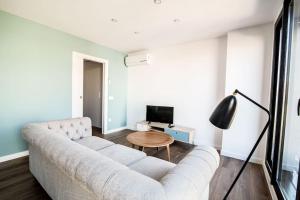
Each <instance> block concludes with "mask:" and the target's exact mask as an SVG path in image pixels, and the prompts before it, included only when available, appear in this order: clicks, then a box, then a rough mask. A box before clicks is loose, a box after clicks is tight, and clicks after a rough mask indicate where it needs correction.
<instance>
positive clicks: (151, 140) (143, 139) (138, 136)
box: [126, 131, 174, 147]
mask: <svg viewBox="0 0 300 200" xmlns="http://www.w3.org/2000/svg"><path fill="white" fill-rule="evenodd" d="M126 138H127V140H128V141H129V142H130V143H131V144H134V145H137V146H142V147H163V146H167V145H169V144H172V143H173V142H174V138H173V137H172V136H170V135H168V134H166V133H162V132H155V131H138V132H134V133H130V134H129V135H127V137H126Z"/></svg>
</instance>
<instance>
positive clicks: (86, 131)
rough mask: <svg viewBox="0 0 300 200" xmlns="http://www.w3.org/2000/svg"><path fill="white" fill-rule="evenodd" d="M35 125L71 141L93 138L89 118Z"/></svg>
mask: <svg viewBox="0 0 300 200" xmlns="http://www.w3.org/2000/svg"><path fill="white" fill-rule="evenodd" d="M34 125H38V126H40V127H42V128H46V129H48V130H49V131H51V132H53V133H57V134H61V135H63V136H67V137H68V138H70V139H71V140H77V139H80V138H84V137H88V136H92V123H91V119H90V118H88V117H81V118H73V119H65V120H59V121H48V122H43V123H34Z"/></svg>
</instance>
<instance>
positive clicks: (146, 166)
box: [128, 156, 176, 181]
mask: <svg viewBox="0 0 300 200" xmlns="http://www.w3.org/2000/svg"><path fill="white" fill-rule="evenodd" d="M175 166H176V165H175V164H174V163H171V162H167V161H165V160H161V159H158V158H154V157H151V156H147V157H145V158H143V159H141V160H139V161H137V162H135V163H133V164H131V165H130V166H128V167H129V168H130V169H132V170H135V171H136V172H139V173H141V174H143V175H145V176H148V177H150V178H152V179H154V180H157V181H159V180H160V179H161V178H162V177H163V176H164V175H166V174H167V173H168V172H169V171H170V170H171V169H172V168H173V167H175Z"/></svg>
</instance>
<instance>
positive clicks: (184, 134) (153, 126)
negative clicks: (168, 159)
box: [136, 121, 195, 144]
mask: <svg viewBox="0 0 300 200" xmlns="http://www.w3.org/2000/svg"><path fill="white" fill-rule="evenodd" d="M136 129H137V130H138V131H161V132H165V133H167V134H169V135H171V136H173V137H174V139H175V140H177V141H181V142H186V143H191V144H194V136H195V129H193V128H188V127H183V126H178V125H175V126H174V127H172V128H169V127H168V124H165V123H158V122H151V123H150V124H149V123H148V122H147V121H141V122H138V123H136Z"/></svg>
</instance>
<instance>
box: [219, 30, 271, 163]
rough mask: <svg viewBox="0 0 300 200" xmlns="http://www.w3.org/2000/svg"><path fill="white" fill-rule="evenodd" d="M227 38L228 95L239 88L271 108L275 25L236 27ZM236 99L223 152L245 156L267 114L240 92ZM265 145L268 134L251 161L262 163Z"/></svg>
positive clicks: (233, 155)
mask: <svg viewBox="0 0 300 200" xmlns="http://www.w3.org/2000/svg"><path fill="white" fill-rule="evenodd" d="M227 37H228V41H227V64H226V87H225V93H226V95H229V94H232V92H233V91H234V90H235V89H239V90H240V91H241V92H243V93H245V94H246V95H248V96H249V97H251V98H253V99H254V100H256V101H257V102H259V103H261V104H262V105H264V106H265V107H266V108H269V94H270V82H271V81H270V79H271V63H272V62H271V61H272V43H273V25H272V24H267V25H261V26H255V27H251V28H246V29H241V30H235V31H232V32H229V33H228V35H227ZM237 99H238V107H237V111H236V116H235V119H234V121H233V124H232V126H231V128H230V129H229V130H226V131H224V134H223V142H222V154H223V155H228V156H231V157H235V158H239V159H245V158H246V156H247V155H248V154H249V152H250V150H251V148H252V146H253V145H254V143H255V141H256V140H257V138H258V136H259V134H260V132H261V130H262V129H263V126H264V125H265V123H266V120H267V115H266V114H265V113H264V112H263V111H262V110H261V109H259V108H257V107H256V106H255V105H254V104H252V103H250V102H248V101H247V100H245V99H244V98H243V97H241V96H239V95H238V96H237ZM266 135H267V134H266ZM265 148H266V137H264V138H263V141H262V142H261V144H260V146H259V147H258V149H257V150H256V152H255V154H254V155H253V159H252V161H256V162H262V161H263V160H264V157H265Z"/></svg>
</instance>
